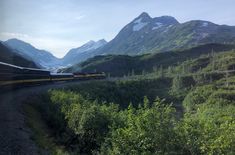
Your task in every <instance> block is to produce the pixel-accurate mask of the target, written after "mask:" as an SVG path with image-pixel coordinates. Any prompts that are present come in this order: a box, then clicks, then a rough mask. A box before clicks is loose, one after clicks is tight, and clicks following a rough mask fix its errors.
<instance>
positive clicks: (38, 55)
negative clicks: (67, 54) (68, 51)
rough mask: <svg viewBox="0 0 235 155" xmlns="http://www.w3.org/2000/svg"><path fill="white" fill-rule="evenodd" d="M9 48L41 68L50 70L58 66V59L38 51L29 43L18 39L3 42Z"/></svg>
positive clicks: (45, 52)
mask: <svg viewBox="0 0 235 155" xmlns="http://www.w3.org/2000/svg"><path fill="white" fill-rule="evenodd" d="M4 44H5V45H6V46H8V47H9V48H11V49H13V50H16V52H17V53H18V54H19V55H21V56H22V57H24V58H30V59H31V60H33V61H34V62H35V63H37V64H40V65H41V66H42V67H43V68H51V67H54V66H57V65H59V59H58V58H56V57H55V56H53V55H52V54H51V53H50V52H48V51H45V50H39V49H37V48H35V47H34V46H32V45H31V44H29V43H26V42H24V41H22V40H18V39H9V40H7V41H5V42H4Z"/></svg>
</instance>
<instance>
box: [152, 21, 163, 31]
mask: <svg viewBox="0 0 235 155" xmlns="http://www.w3.org/2000/svg"><path fill="white" fill-rule="evenodd" d="M155 25H156V26H154V27H153V28H152V30H157V29H159V28H161V27H162V26H163V24H162V23H159V22H156V23H155Z"/></svg>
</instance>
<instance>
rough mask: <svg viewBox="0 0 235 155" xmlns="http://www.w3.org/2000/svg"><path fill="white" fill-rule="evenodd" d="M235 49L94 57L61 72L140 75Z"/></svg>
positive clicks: (204, 48) (220, 47) (214, 46)
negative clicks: (132, 73) (133, 73)
mask: <svg viewBox="0 0 235 155" xmlns="http://www.w3.org/2000/svg"><path fill="white" fill-rule="evenodd" d="M231 49H235V46H234V45H223V44H206V45H200V46H198V47H194V48H190V49H186V50H178V51H169V52H164V53H156V54H144V55H139V56H128V55H106V56H96V57H93V58H90V59H88V60H87V61H85V62H82V63H80V64H77V65H74V66H72V67H69V68H67V69H65V70H63V72H76V71H82V72H94V71H98V72H105V73H110V74H111V76H123V75H126V74H128V73H130V72H133V71H134V72H135V74H141V73H142V71H146V72H151V71H152V70H153V68H154V67H156V68H159V67H163V68H166V67H168V66H175V65H177V64H178V63H181V62H183V61H185V60H189V59H193V58H198V57H199V56H201V55H205V54H211V53H213V52H215V53H216V52H223V51H227V50H231Z"/></svg>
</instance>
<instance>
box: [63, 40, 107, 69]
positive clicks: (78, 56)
mask: <svg viewBox="0 0 235 155" xmlns="http://www.w3.org/2000/svg"><path fill="white" fill-rule="evenodd" d="M106 44H107V42H106V41H105V40H104V39H102V40H99V41H97V42H95V41H93V40H91V41H89V42H88V43H86V44H84V45H82V46H81V47H78V48H74V49H71V50H70V51H69V52H68V53H67V54H66V55H65V56H64V57H63V59H62V64H63V65H65V66H67V65H72V64H76V63H78V62H81V61H82V60H85V59H87V58H89V57H92V56H93V51H95V50H96V49H98V48H100V47H103V46H104V45H106Z"/></svg>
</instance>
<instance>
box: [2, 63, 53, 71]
mask: <svg viewBox="0 0 235 155" xmlns="http://www.w3.org/2000/svg"><path fill="white" fill-rule="evenodd" d="M0 65H5V66H9V67H13V68H18V69H28V70H35V71H47V72H50V71H49V70H46V69H37V68H27V67H20V66H16V65H12V64H8V63H5V62H0Z"/></svg>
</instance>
